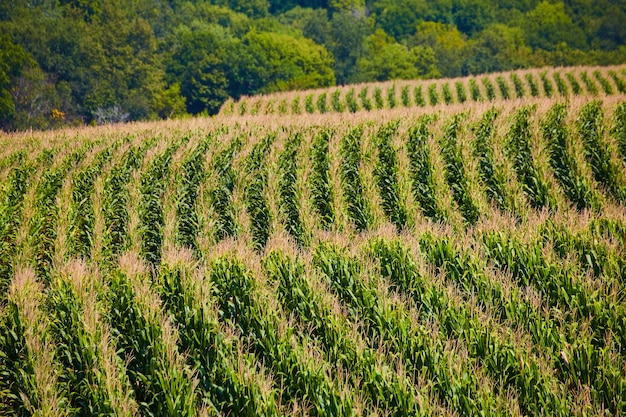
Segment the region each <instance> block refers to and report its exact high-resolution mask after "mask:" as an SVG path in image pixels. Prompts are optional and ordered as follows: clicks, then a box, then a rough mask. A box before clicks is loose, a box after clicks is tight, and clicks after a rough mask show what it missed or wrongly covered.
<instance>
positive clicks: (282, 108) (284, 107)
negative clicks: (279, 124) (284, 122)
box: [278, 98, 289, 116]
mask: <svg viewBox="0 0 626 417" xmlns="http://www.w3.org/2000/svg"><path fill="white" fill-rule="evenodd" d="M287 113H289V104H288V103H287V99H286V98H284V99H282V100H281V101H280V102H279V103H278V114H279V115H281V116H284V115H286V114H287Z"/></svg>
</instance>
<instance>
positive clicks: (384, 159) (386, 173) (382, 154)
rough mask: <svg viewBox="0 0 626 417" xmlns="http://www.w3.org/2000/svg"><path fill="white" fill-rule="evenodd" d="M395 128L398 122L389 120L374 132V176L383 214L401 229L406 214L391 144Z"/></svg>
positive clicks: (396, 163)
mask: <svg viewBox="0 0 626 417" xmlns="http://www.w3.org/2000/svg"><path fill="white" fill-rule="evenodd" d="M397 130H398V122H391V123H388V124H386V125H383V126H381V128H380V129H379V130H378V133H377V134H376V137H375V139H374V142H375V143H376V147H377V149H378V160H377V161H376V164H375V165H374V177H375V178H376V182H377V184H378V190H379V192H380V196H381V200H382V206H383V211H384V212H385V215H386V216H387V218H388V219H389V220H390V221H391V223H393V224H394V225H395V226H396V228H397V229H398V230H401V229H403V228H404V227H405V226H406V221H407V216H406V209H405V208H404V203H403V201H401V199H400V195H399V193H400V190H399V188H398V187H399V186H398V158H397V156H396V150H395V149H394V148H393V146H392V141H393V136H394V135H395V133H396V131H397Z"/></svg>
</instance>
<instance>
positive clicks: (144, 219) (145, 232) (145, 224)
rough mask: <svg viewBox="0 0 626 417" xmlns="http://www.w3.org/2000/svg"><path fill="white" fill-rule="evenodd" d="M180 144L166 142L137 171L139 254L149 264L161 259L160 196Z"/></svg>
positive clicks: (155, 263) (161, 210) (153, 264)
mask: <svg viewBox="0 0 626 417" xmlns="http://www.w3.org/2000/svg"><path fill="white" fill-rule="evenodd" d="M183 140H185V139H183ZM180 145H181V143H180V142H175V143H173V144H171V145H169V146H168V147H167V148H166V149H165V150H164V151H163V152H162V153H161V154H160V155H157V156H156V157H155V158H154V159H153V160H152V161H151V162H150V164H149V166H148V167H147V168H146V171H145V172H144V173H143V174H142V175H141V185H140V193H141V199H140V201H139V207H138V212H139V222H140V224H139V233H140V236H141V255H142V257H143V258H144V259H145V260H146V262H148V263H150V264H151V265H152V266H158V264H159V263H160V260H161V245H162V244H163V226H164V224H165V218H164V213H163V197H164V194H165V187H166V184H167V182H168V180H169V176H170V163H171V161H172V156H173V154H174V152H175V151H176V149H178V147H179V146H180Z"/></svg>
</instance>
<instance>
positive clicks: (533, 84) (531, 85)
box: [525, 72, 539, 97]
mask: <svg viewBox="0 0 626 417" xmlns="http://www.w3.org/2000/svg"><path fill="white" fill-rule="evenodd" d="M525 78H526V84H527V85H528V90H530V95H531V96H533V97H537V96H539V86H538V85H537V81H536V80H535V77H533V74H532V73H530V72H529V73H526V76H525Z"/></svg>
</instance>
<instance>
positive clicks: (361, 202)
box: [341, 126, 372, 232]
mask: <svg viewBox="0 0 626 417" xmlns="http://www.w3.org/2000/svg"><path fill="white" fill-rule="evenodd" d="M362 136H363V126H358V127H356V128H353V129H351V130H350V131H349V132H348V133H346V134H345V135H344V137H343V138H342V139H341V185H342V190H343V198H344V200H345V202H346V206H347V210H348V216H349V218H350V219H351V220H352V222H353V223H354V226H355V228H356V230H357V231H359V232H361V231H364V230H366V229H367V228H368V227H369V226H370V224H371V222H372V219H371V212H370V206H369V204H368V202H367V200H366V199H365V197H364V194H363V184H362V180H361V174H360V170H361V138H362Z"/></svg>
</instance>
